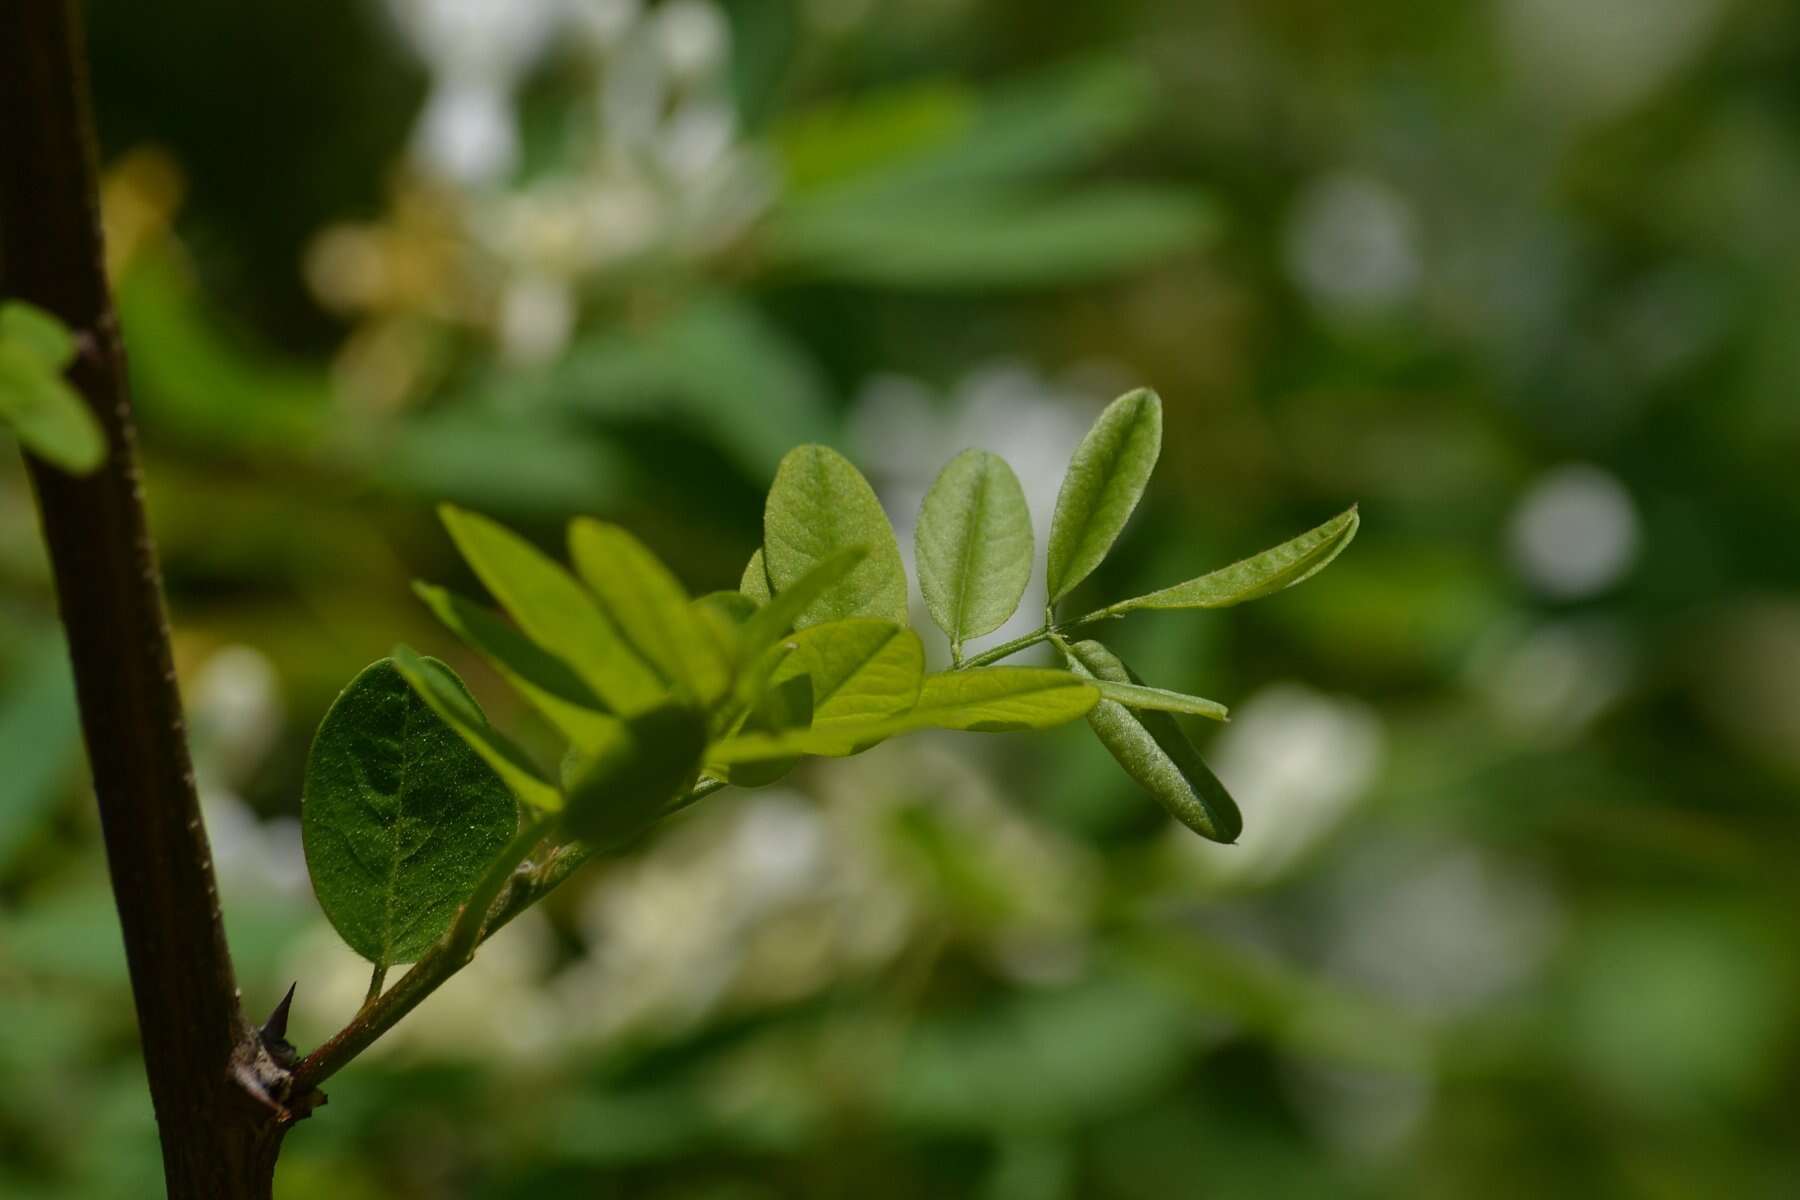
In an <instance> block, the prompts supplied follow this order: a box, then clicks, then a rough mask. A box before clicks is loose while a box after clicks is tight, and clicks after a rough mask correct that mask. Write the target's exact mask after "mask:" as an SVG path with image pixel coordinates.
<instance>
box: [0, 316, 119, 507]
mask: <svg viewBox="0 0 1800 1200" xmlns="http://www.w3.org/2000/svg"><path fill="white" fill-rule="evenodd" d="M0 424H5V425H10V426H11V427H12V429H13V432H14V433H15V434H17V435H18V438H19V441H20V443H22V444H23V445H24V447H25V448H26V449H27V450H29V451H31V452H32V453H33V454H35V455H37V456H38V457H39V458H41V459H43V460H44V461H45V462H48V463H51V464H53V465H55V466H58V467H61V468H62V469H63V470H65V471H68V472H70V473H72V474H76V475H85V474H87V473H88V472H89V471H92V470H93V469H94V468H96V467H98V466H99V465H100V464H101V463H102V462H104V461H105V460H106V435H105V434H104V433H102V432H101V430H100V423H99V422H98V421H96V420H95V419H94V414H93V413H92V412H90V411H88V406H87V401H85V400H83V399H82V398H81V394H80V393H79V392H77V391H76V390H75V389H74V388H72V387H70V386H69V385H68V383H67V382H66V381H65V380H64V379H63V377H62V371H61V369H60V368H58V367H54V366H52V365H51V361H50V360H49V359H46V358H43V357H42V356H41V355H40V354H39V353H38V351H37V350H35V349H33V348H32V347H31V346H29V345H27V344H26V343H25V342H24V341H23V340H22V339H17V338H8V339H4V340H0Z"/></svg>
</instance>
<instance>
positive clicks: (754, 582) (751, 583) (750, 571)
mask: <svg viewBox="0 0 1800 1200" xmlns="http://www.w3.org/2000/svg"><path fill="white" fill-rule="evenodd" d="M738 591H740V592H742V593H744V595H746V596H748V597H750V598H751V599H752V600H754V601H756V602H757V603H758V604H767V603H768V602H769V601H770V599H772V598H773V597H774V595H775V592H774V590H773V589H772V588H770V587H769V572H768V569H767V568H766V567H764V566H763V552H762V547H761V546H758V547H757V548H756V553H754V554H752V555H751V556H750V561H749V562H747V563H745V564H744V577H743V578H742V579H740V580H738Z"/></svg>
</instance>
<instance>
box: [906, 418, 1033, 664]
mask: <svg viewBox="0 0 1800 1200" xmlns="http://www.w3.org/2000/svg"><path fill="white" fill-rule="evenodd" d="M913 547H914V551H915V554H914V557H915V559H916V561H917V563H918V567H919V591H920V592H922V593H923V594H924V596H925V607H926V608H927V609H928V610H929V611H930V613H931V619H932V620H933V621H935V622H937V627H938V628H939V629H942V630H943V631H944V632H945V633H946V634H948V635H949V637H950V644H951V645H952V646H953V647H955V648H956V651H957V653H958V654H960V653H961V650H962V644H963V642H964V641H966V640H967V639H969V638H972V637H980V636H981V635H982V634H984V633H992V632H993V631H994V630H996V629H998V628H1000V626H1001V625H1003V624H1005V623H1006V619H1007V618H1008V617H1010V616H1012V614H1013V610H1014V609H1016V608H1018V607H1019V598H1020V597H1021V596H1023V595H1024V594H1025V585H1026V584H1027V583H1029V582H1031V549H1032V543H1031V512H1030V510H1029V509H1028V508H1027V507H1026V505H1025V489H1023V488H1022V487H1020V486H1019V477H1018V476H1016V475H1014V474H1013V471H1012V468H1011V467H1009V466H1007V465H1006V462H1005V460H1003V459H1002V458H1001V457H1000V456H999V455H997V454H989V453H988V452H987V451H985V450H965V451H963V452H962V453H961V454H959V455H957V456H956V457H955V458H953V459H951V460H950V462H949V464H948V465H947V466H945V468H944V469H943V470H942V471H941V472H939V474H938V477H937V481H936V482H935V483H933V484H932V485H931V490H930V491H928V492H926V493H925V503H924V504H923V505H922V506H921V507H920V509H919V524H918V528H917V530H916V532H915V533H914V535H913Z"/></svg>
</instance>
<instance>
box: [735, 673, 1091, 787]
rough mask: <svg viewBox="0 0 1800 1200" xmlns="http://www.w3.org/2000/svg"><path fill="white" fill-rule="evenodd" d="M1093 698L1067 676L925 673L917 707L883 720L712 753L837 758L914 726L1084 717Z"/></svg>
mask: <svg viewBox="0 0 1800 1200" xmlns="http://www.w3.org/2000/svg"><path fill="white" fill-rule="evenodd" d="M1099 699H1100V693H1099V692H1098V691H1096V690H1095V688H1094V687H1093V685H1092V684H1090V683H1087V682H1086V681H1084V680H1082V679H1079V678H1077V677H1075V676H1074V675H1071V674H1070V673H1069V672H1067V671H1053V670H1046V669H1043V668H1039V667H985V668H982V669H980V670H969V671H950V672H945V673H943V674H939V675H927V676H926V677H925V681H924V684H923V686H922V687H921V688H920V690H919V701H918V703H917V704H916V705H915V706H914V707H913V708H912V709H911V710H910V711H908V712H905V713H902V714H900V715H899V716H895V717H889V718H887V719H885V720H875V721H858V722H844V723H842V724H836V725H832V726H829V727H827V728H820V727H819V726H818V725H817V723H816V721H815V724H814V727H813V728H811V729H805V730H795V731H792V732H789V733H782V734H744V735H741V736H739V737H735V738H728V739H726V740H725V741H722V742H720V743H719V744H718V745H716V746H714V747H713V749H712V754H711V757H712V759H713V760H714V761H717V762H721V763H727V764H730V763H738V762H757V761H761V760H764V759H770V758H782V757H785V756H788V755H792V754H819V755H828V756H833V757H841V756H843V755H847V754H854V753H856V752H857V751H859V750H863V749H867V748H868V747H869V746H872V745H874V744H875V743H877V742H879V741H882V740H884V739H886V738H890V737H893V736H895V735H896V734H901V733H908V732H911V731H913V730H916V729H930V728H939V729H962V730H968V731H972V732H979V733H1003V732H1012V731H1017V730H1026V729H1048V728H1050V727H1051V726H1055V725H1061V724H1064V723H1065V722H1068V721H1073V720H1074V719H1075V718H1077V717H1080V716H1083V715H1085V714H1086V713H1087V711H1088V710H1089V709H1091V708H1093V707H1094V704H1095V703H1096V702H1097V701H1098V700H1099Z"/></svg>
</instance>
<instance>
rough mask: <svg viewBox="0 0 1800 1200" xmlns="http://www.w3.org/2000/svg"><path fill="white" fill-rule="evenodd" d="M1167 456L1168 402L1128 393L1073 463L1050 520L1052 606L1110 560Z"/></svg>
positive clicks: (1084, 442)
mask: <svg viewBox="0 0 1800 1200" xmlns="http://www.w3.org/2000/svg"><path fill="white" fill-rule="evenodd" d="M1161 452H1162V400H1161V399H1160V398H1158V397H1157V395H1156V393H1155V392H1152V391H1149V390H1147V389H1142V388H1140V389H1139V390H1137V391H1135V392H1127V393H1126V394H1125V395H1123V396H1120V397H1119V398H1118V399H1117V400H1114V401H1113V402H1112V403H1111V404H1109V405H1107V407H1106V411H1105V412H1103V413H1101V414H1100V419H1099V420H1097V421H1095V422H1094V427H1093V428H1092V429H1090V430H1089V431H1088V434H1087V436H1086V437H1085V438H1083V439H1082V441H1081V445H1080V446H1078V447H1076V449H1075V457H1074V458H1073V459H1071V460H1070V461H1069V473H1068V475H1067V476H1065V477H1064V478H1063V483H1062V490H1061V491H1060V492H1059V493H1057V497H1056V512H1055V515H1054V516H1052V518H1051V520H1050V557H1049V567H1048V573H1047V576H1046V583H1047V584H1048V587H1049V591H1050V603H1051V604H1055V603H1056V602H1057V601H1059V600H1061V599H1062V598H1063V597H1064V596H1067V595H1068V594H1069V593H1070V592H1072V591H1074V590H1075V587H1076V585H1077V584H1079V583H1080V582H1081V581H1082V580H1084V579H1086V578H1087V577H1088V575H1089V574H1090V573H1091V572H1092V571H1093V569H1094V568H1095V567H1097V566H1099V565H1100V563H1101V561H1102V560H1103V559H1105V557H1106V554H1107V551H1109V550H1111V549H1112V545H1113V542H1115V541H1116V540H1118V537H1119V533H1120V531H1121V530H1123V529H1124V528H1125V522H1126V521H1128V520H1130V519H1131V513H1132V510H1133V509H1135V508H1137V504H1138V500H1139V499H1140V498H1141V497H1142V496H1143V494H1144V486H1145V485H1146V484H1148V483H1149V482H1150V472H1152V471H1153V470H1155V469H1156V457H1157V455H1158V454H1160V453H1161Z"/></svg>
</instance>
